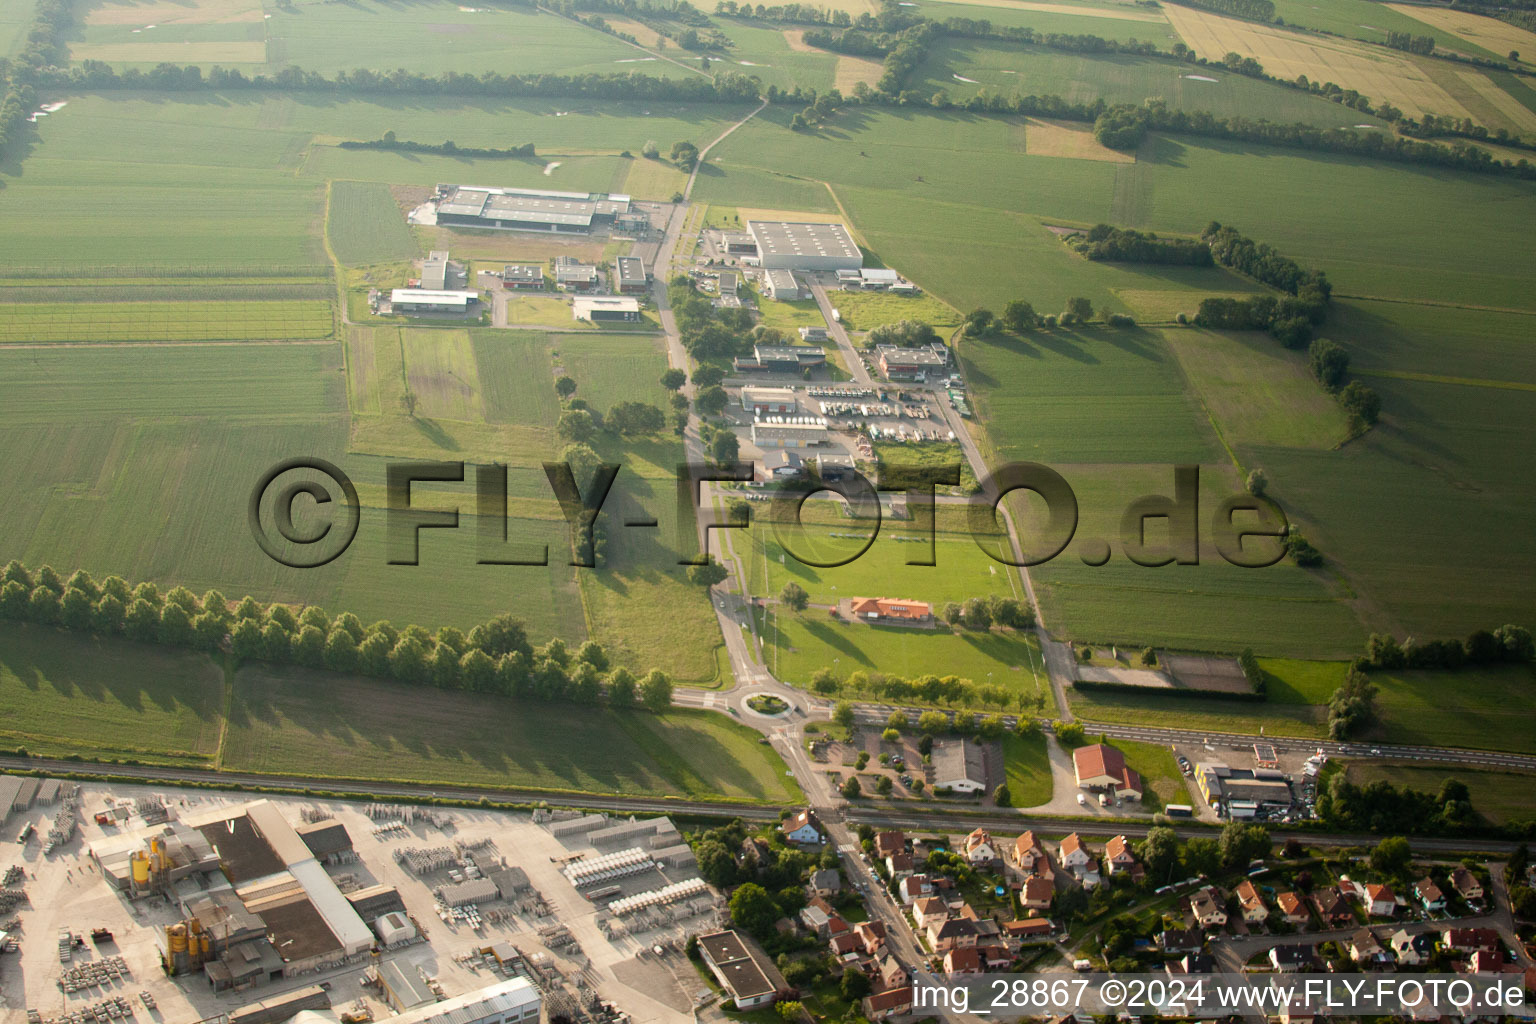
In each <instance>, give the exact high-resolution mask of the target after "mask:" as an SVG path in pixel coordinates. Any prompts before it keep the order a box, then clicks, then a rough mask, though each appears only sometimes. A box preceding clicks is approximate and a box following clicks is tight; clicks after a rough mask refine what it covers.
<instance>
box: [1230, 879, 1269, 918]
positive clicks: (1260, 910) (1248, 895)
mask: <svg viewBox="0 0 1536 1024" xmlns="http://www.w3.org/2000/svg"><path fill="white" fill-rule="evenodd" d="M1234 891H1235V892H1236V894H1237V902H1238V904H1239V906H1241V907H1242V910H1243V920H1244V921H1245V922H1247V923H1248V924H1263V923H1264V922H1265V921H1267V920H1268V919H1269V908H1268V907H1266V906H1265V905H1264V897H1262V896H1260V895H1259V890H1258V889H1256V888H1255V887H1254V884H1253V883H1252V882H1251V881H1249V880H1248V879H1246V878H1245V879H1243V880H1242V881H1241V882H1239V883H1237V888H1236V889H1235V890H1234Z"/></svg>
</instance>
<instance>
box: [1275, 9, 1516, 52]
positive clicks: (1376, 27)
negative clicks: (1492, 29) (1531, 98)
mask: <svg viewBox="0 0 1536 1024" xmlns="http://www.w3.org/2000/svg"><path fill="white" fill-rule="evenodd" d="M1274 2H1275V14H1276V15H1278V16H1279V17H1281V18H1284V19H1285V23H1286V24H1287V25H1299V26H1302V27H1304V28H1316V29H1322V30H1324V31H1326V32H1336V33H1338V34H1339V35H1341V36H1348V37H1350V38H1352V39H1364V40H1366V41H1367V42H1371V43H1385V42H1386V41H1387V33H1388V32H1407V33H1409V34H1410V35H1416V36H1433V37H1434V39H1435V46H1436V48H1444V49H1449V50H1456V51H1459V52H1461V53H1469V54H1473V55H1475V56H1479V57H1498V58H1500V59H1503V57H1504V54H1502V53H1500V54H1492V53H1489V52H1487V51H1486V50H1483V49H1482V48H1481V47H1479V46H1477V45H1476V44H1474V43H1469V42H1467V41H1466V40H1464V39H1462V38H1460V37H1459V36H1456V35H1455V34H1453V33H1451V32H1448V31H1446V30H1444V29H1441V28H1436V27H1435V26H1433V25H1431V24H1429V22H1428V21H1427V20H1421V19H1419V18H1415V17H1413V16H1412V14H1410V13H1408V12H1406V11H1402V10H1400V9H1398V8H1396V7H1394V6H1393V5H1392V4H1383V3H1374V2H1373V0H1328V3H1326V4H1314V3H1311V2H1310V0H1274Z"/></svg>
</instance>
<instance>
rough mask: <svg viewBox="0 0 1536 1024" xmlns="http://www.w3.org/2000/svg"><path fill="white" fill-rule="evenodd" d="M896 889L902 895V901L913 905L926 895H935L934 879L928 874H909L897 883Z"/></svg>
mask: <svg viewBox="0 0 1536 1024" xmlns="http://www.w3.org/2000/svg"><path fill="white" fill-rule="evenodd" d="M896 889H897V892H898V893H899V894H900V896H901V902H902V903H903V904H905V905H907V906H911V905H912V904H913V903H914V902H916V901H917V900H920V899H922V898H923V897H924V896H932V895H933V879H931V878H929V877H928V876H927V875H908V876H907V877H906V878H903V879H902V880H901V881H900V882H899V883H898V884H897V886H896Z"/></svg>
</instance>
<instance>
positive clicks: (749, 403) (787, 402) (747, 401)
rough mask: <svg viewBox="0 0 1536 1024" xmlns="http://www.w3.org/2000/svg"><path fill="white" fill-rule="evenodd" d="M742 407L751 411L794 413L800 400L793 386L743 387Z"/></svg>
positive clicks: (798, 406)
mask: <svg viewBox="0 0 1536 1024" xmlns="http://www.w3.org/2000/svg"><path fill="white" fill-rule="evenodd" d="M741 407H742V408H743V409H745V410H746V411H747V412H750V413H793V412H795V411H796V410H798V409H799V408H800V401H799V399H797V398H796V397H795V391H794V389H793V388H742V389H741Z"/></svg>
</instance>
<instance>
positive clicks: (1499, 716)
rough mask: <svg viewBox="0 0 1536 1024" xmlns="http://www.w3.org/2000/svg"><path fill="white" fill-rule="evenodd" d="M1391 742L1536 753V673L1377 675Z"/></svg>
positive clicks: (1382, 735) (1380, 730)
mask: <svg viewBox="0 0 1536 1024" xmlns="http://www.w3.org/2000/svg"><path fill="white" fill-rule="evenodd" d="M1371 681H1372V682H1373V683H1375V684H1376V687H1377V690H1378V693H1377V696H1376V705H1377V707H1378V709H1379V711H1380V716H1381V723H1380V725H1379V726H1378V727H1377V728H1376V730H1375V731H1374V733H1373V735H1374V736H1375V737H1376V738H1378V739H1381V740H1384V741H1386V742H1388V743H1409V744H1418V743H1437V744H1442V745H1444V746H1448V747H1469V748H1474V749H1490V750H1514V751H1519V752H1521V753H1536V711H1533V710H1532V708H1531V704H1530V701H1529V699H1528V697H1529V695H1530V693H1531V687H1532V684H1533V683H1536V671H1533V670H1532V668H1531V667H1530V666H1528V665H1508V666H1497V667H1494V668H1483V669H1463V670H1461V671H1457V672H1375V673H1372V674H1371Z"/></svg>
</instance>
